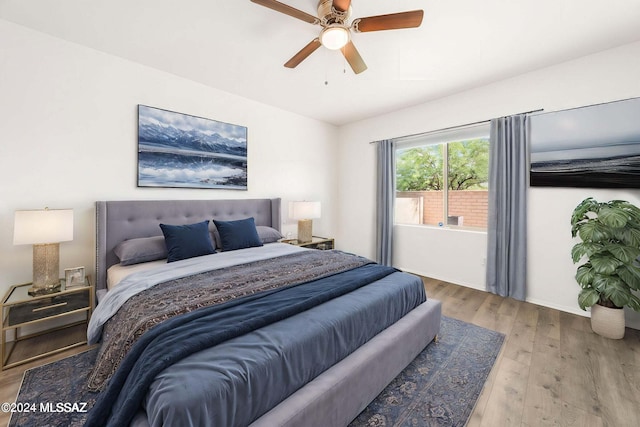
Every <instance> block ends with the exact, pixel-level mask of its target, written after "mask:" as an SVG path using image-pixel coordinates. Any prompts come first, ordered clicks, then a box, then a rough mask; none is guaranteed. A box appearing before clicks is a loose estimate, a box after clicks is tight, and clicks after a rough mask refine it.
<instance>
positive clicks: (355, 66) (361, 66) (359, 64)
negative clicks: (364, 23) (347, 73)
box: [340, 42, 367, 74]
mask: <svg viewBox="0 0 640 427" xmlns="http://www.w3.org/2000/svg"><path fill="white" fill-rule="evenodd" d="M340 50H341V51H342V54H343V55H344V57H345V59H346V60H347V62H348V63H349V65H351V69H352V70H353V72H354V73H356V74H360V73H361V72H363V71H364V70H366V69H367V64H365V63H364V61H363V60H362V57H361V56H360V53H359V52H358V50H357V49H356V47H355V46H354V45H353V42H349V43H347V44H346V45H345V46H344V47H343V48H342V49H340Z"/></svg>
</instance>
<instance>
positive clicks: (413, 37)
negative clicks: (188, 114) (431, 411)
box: [0, 0, 640, 125]
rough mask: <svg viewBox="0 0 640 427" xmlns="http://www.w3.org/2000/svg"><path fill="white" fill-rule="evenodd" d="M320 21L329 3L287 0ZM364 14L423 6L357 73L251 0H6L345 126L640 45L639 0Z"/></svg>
mask: <svg viewBox="0 0 640 427" xmlns="http://www.w3.org/2000/svg"><path fill="white" fill-rule="evenodd" d="M280 1H281V2H282V3H286V4H288V5H290V6H293V7H295V8H297V9H300V10H302V11H304V12H307V13H310V14H312V15H316V8H317V0H280ZM352 8H353V14H352V17H353V18H358V17H365V16H373V15H380V14H386V13H395V12H403V11H407V10H415V9H423V10H424V20H423V22H422V26H421V27H420V28H416V29H404V30H392V31H380V32H370V33H360V34H355V35H354V36H353V42H354V44H355V45H356V46H357V48H358V50H359V52H360V54H361V55H362V57H363V59H364V60H365V62H366V63H367V65H368V67H369V68H368V70H367V71H365V72H363V73H361V74H359V75H355V74H354V73H353V72H352V71H351V69H350V68H349V65H348V64H346V62H345V61H344V58H343V57H342V55H341V54H340V53H339V52H336V51H329V50H327V49H325V48H323V47H321V48H320V49H318V50H317V51H316V52H315V53H313V54H312V55H311V56H310V57H309V58H307V59H306V60H305V61H304V62H302V63H301V64H300V65H299V66H298V67H297V68H295V69H288V68H285V67H283V64H284V63H285V62H286V61H287V60H288V59H289V58H291V57H292V56H293V55H294V54H295V53H296V52H298V51H299V50H300V49H301V48H302V47H303V46H305V45H306V44H307V43H309V42H310V41H311V40H312V39H313V38H315V37H316V36H317V35H318V32H319V28H320V27H318V26H314V25H311V24H308V23H306V22H303V21H301V20H298V19H295V18H292V17H290V16H287V15H283V14H281V13H277V12H275V11H273V10H271V9H267V8H265V7H262V6H259V5H257V4H255V3H252V2H250V1H249V0H135V1H132V0H110V1H104V0H56V1H51V0H0V18H3V19H6V20H8V21H11V22H14V23H17V24H20V25H24V26H26V27H29V28H33V29H35V30H38V31H42V32H44V33H48V34H50V35H53V36H55V37H59V38H62V39H65V40H69V41H72V42H75V43H78V44H81V45H85V46H88V47H91V48H94V49H97V50H99V51H103V52H107V53H110V54H113V55H116V56H119V57H122V58H126V59H129V60H132V61H135V62H138V63H141V64H144V65H147V66H149V67H153V68H156V69H159V70H163V71H167V72H169V73H172V74H175V75H177V76H181V77H184V78H187V79H190V80H193V81H196V82H200V83H203V84H205V85H207V86H211V87H214V88H217V89H220V90H223V91H226V92H230V93H233V94H237V95H240V96H242V97H245V98H249V99H253V100H256V101H259V102H262V103H266V104H269V105H273V106H276V107H279V108H282V109H284V110H288V111H292V112H296V113H298V114H302V115H304V116H308V117H312V118H315V119H318V120H322V121H324V122H327V123H331V124H335V125H343V124H346V123H350V122H354V121H358V120H361V119H365V118H368V117H373V116H376V115H379V114H383V113H386V112H389V111H394V110H397V109H399V108H403V107H409V106H412V105H416V104H420V103H424V102H427V101H430V100H433V99H437V98H440V97H443V96H447V95H450V94H453V93H457V92H460V91H463V90H467V89H470V88H473V87H477V86H481V85H484V84H488V83H491V82H494V81H498V80H502V79H504V78H508V77H511V76H515V75H518V74H522V73H525V72H528V71H532V70H536V69H539V68H542V67H546V66H549V65H553V64H557V63H560V62H564V61H567V60H571V59H575V58H579V57H581V56H584V55H588V54H591V53H595V52H599V51H602V50H606V49H610V48H613V47H616V46H620V45H623V44H627V43H631V42H634V41H638V40H640V1H639V0H607V1H604V0H517V1H514V0H482V1H480V0H393V1H392V0H353V2H352Z"/></svg>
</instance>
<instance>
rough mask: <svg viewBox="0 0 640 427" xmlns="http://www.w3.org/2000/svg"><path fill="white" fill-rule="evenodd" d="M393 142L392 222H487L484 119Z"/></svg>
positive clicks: (470, 225)
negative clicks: (394, 192) (393, 215)
mask: <svg viewBox="0 0 640 427" xmlns="http://www.w3.org/2000/svg"><path fill="white" fill-rule="evenodd" d="M396 142H397V144H396V147H397V148H396V208H395V209H396V211H395V223H396V224H427V225H435V226H447V227H464V228H470V229H486V228H487V212H488V178H489V125H488V123H487V124H482V125H476V126H471V127H465V128H463V129H454V130H448V131H443V132H434V133H430V134H425V135H418V136H412V137H407V138H401V139H398V140H396Z"/></svg>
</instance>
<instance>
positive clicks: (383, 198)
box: [376, 140, 396, 266]
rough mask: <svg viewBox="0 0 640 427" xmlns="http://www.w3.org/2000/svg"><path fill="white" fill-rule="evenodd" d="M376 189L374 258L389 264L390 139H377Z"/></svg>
mask: <svg viewBox="0 0 640 427" xmlns="http://www.w3.org/2000/svg"><path fill="white" fill-rule="evenodd" d="M376 146H377V173H378V179H377V182H378V185H377V190H376V260H377V262H378V263H379V264H382V265H387V266H391V262H392V252H391V250H392V245H393V206H394V203H395V197H396V160H395V147H394V143H393V141H392V140H383V141H378V143H377V144H376Z"/></svg>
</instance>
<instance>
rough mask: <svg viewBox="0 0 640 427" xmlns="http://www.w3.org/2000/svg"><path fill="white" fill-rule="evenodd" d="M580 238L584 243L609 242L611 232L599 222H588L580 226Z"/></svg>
mask: <svg viewBox="0 0 640 427" xmlns="http://www.w3.org/2000/svg"><path fill="white" fill-rule="evenodd" d="M578 236H580V238H581V239H582V241H583V242H595V243H601V242H605V241H606V240H609V238H610V237H612V236H611V230H610V229H609V227H607V226H606V225H604V224H602V223H601V222H599V221H597V220H592V221H587V222H585V223H583V224H580V225H579V228H578Z"/></svg>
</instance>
